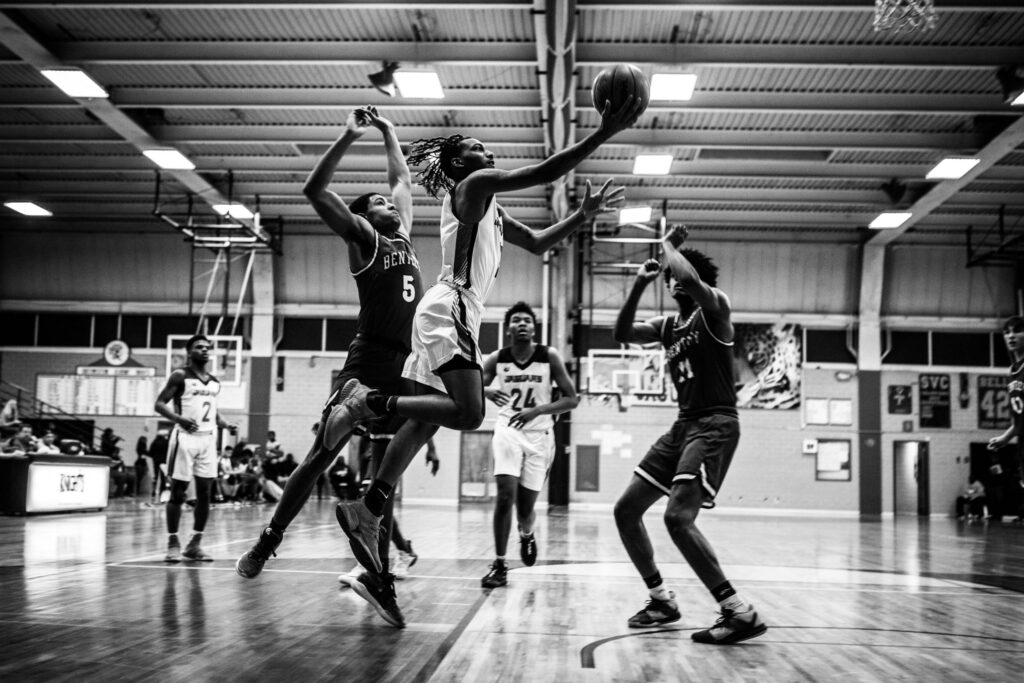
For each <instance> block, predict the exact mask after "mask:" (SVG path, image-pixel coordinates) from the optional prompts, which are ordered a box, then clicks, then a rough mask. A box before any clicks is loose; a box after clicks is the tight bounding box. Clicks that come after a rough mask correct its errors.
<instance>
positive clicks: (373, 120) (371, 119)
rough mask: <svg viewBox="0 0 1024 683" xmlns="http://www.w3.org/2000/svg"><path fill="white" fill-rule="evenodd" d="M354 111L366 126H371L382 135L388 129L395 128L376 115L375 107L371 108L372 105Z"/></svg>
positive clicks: (389, 122)
mask: <svg viewBox="0 0 1024 683" xmlns="http://www.w3.org/2000/svg"><path fill="white" fill-rule="evenodd" d="M356 111H357V112H359V113H360V115H361V116H362V117H363V120H365V121H366V123H367V125H369V126H373V127H374V128H376V129H377V130H379V131H380V132H382V133H383V132H385V131H387V129H388V128H394V127H395V126H394V124H393V123H391V121H389V120H388V119H386V118H384V117H383V116H381V115H380V114H379V113H377V107H375V106H373V105H372V104H368V105H366V106H365V107H361V108H359V109H357V110H356Z"/></svg>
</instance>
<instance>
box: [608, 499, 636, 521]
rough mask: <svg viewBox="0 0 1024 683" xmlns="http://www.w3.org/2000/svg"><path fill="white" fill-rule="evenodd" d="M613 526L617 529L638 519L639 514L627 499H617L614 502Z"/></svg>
mask: <svg viewBox="0 0 1024 683" xmlns="http://www.w3.org/2000/svg"><path fill="white" fill-rule="evenodd" d="M614 513H615V524H616V525H618V526H619V527H622V526H626V525H629V524H632V523H633V522H635V521H636V520H637V519H639V518H640V514H639V512H638V510H637V508H636V506H635V505H633V504H632V502H631V501H630V500H629V499H627V498H624V497H623V498H619V499H618V500H617V501H615V508H614Z"/></svg>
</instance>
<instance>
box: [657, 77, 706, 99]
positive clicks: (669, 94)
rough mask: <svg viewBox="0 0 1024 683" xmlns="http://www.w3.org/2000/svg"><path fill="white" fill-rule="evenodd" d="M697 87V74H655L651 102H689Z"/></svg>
mask: <svg viewBox="0 0 1024 683" xmlns="http://www.w3.org/2000/svg"><path fill="white" fill-rule="evenodd" d="M696 86H697V74H654V76H652V77H651V100H652V101H654V100H676V101H679V100H688V99H690V98H691V97H693V89H694V88H695V87H696Z"/></svg>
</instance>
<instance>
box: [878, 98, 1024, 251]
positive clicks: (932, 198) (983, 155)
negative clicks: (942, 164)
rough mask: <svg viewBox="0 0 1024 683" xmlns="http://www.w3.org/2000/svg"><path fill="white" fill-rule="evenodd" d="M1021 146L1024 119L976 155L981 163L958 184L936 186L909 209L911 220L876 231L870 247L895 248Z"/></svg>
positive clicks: (1011, 125) (941, 183)
mask: <svg viewBox="0 0 1024 683" xmlns="http://www.w3.org/2000/svg"><path fill="white" fill-rule="evenodd" d="M1021 145H1024V116H1021V117H1020V118H1018V119H1017V120H1016V121H1014V122H1013V123H1012V124H1010V126H1009V127H1008V128H1007V129H1006V130H1004V131H1003V132H1002V133H1000V134H999V135H997V136H996V137H995V138H994V139H993V140H992V141H991V142H990V143H988V144H987V145H985V147H984V148H983V149H981V150H979V151H978V152H977V153H976V154H974V156H976V157H977V158H979V159H981V161H980V162H979V163H978V165H977V166H975V167H974V168H973V169H971V170H970V172H968V173H967V174H966V175H965V176H964V177H963V178H960V179H959V180H944V181H942V182H940V183H939V184H937V185H936V186H935V187H934V188H932V189H931V191H929V192H928V193H927V194H925V195H924V196H923V197H921V198H920V199H918V200H917V201H916V202H914V204H913V205H912V206H911V207H910V208H909V209H907V211H910V212H911V213H912V214H913V216H911V218H910V220H908V221H907V222H906V223H904V224H903V225H901V226H900V227H898V228H895V229H893V230H879V231H877V233H876V234H875V235H874V236H872V238H871V244H879V245H887V244H892V242H894V241H895V240H897V239H898V238H899V237H900V235H903V234H904V233H906V231H907V230H909V229H910V228H912V227H914V226H915V225H917V224H918V223H919V222H921V221H922V220H924V219H926V218H928V217H929V215H930V214H931V213H932V212H934V211H935V210H937V209H938V208H939V207H943V205H944V204H945V203H946V202H948V201H949V200H950V199H951V198H952V197H954V196H956V195H957V194H958V193H959V192H960V191H961V190H962V189H963V188H965V187H967V186H968V185H969V184H970V183H971V182H973V181H974V179H975V178H977V177H978V176H980V175H982V174H983V173H985V171H987V170H988V169H989V168H991V167H992V166H993V165H994V164H996V163H998V162H999V160H1000V159H1002V158H1003V157H1005V156H1006V155H1007V154H1009V153H1011V152H1014V151H1016V150H1017V148H1018V147H1020V146H1021ZM943 208H944V207H943Z"/></svg>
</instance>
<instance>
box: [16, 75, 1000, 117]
mask: <svg viewBox="0 0 1024 683" xmlns="http://www.w3.org/2000/svg"><path fill="white" fill-rule="evenodd" d="M992 82H993V83H995V79H994V78H993V79H992ZM7 94H8V96H7V98H6V99H5V100H4V101H3V102H0V109H2V108H19V109H20V108H30V109H65V108H72V107H78V106H79V105H78V103H77V102H74V101H73V100H71V99H70V98H69V97H67V96H66V95H64V94H63V93H61V92H60V91H57V90H55V89H53V88H8V89H7ZM110 100H111V102H113V103H114V105H115V106H117V107H118V108H120V109H132V108H159V109H288V110H298V109H338V110H348V109H351V108H353V107H358V106H362V105H364V104H375V105H377V106H379V107H381V108H386V109H387V111H392V112H394V111H445V112H447V111H451V110H453V109H454V110H460V111H493V110H494V109H495V108H499V107H500V109H501V110H502V111H539V110H540V109H541V108H542V104H541V97H540V90H538V89H536V88H521V89H520V88H517V89H500V90H498V89H458V90H449V91H448V92H447V93H446V94H445V98H444V100H439V101H416V102H410V101H402V100H395V99H393V98H388V97H385V96H384V95H382V94H380V93H378V92H377V91H376V90H373V89H372V88H289V87H280V88H263V87H260V88H251V87H234V88H220V87H216V88H212V87H173V88H167V87H163V88H161V87H152V88H149V87H147V88H142V87H136V86H132V87H116V88H111V97H110ZM576 102H577V103H578V105H579V106H581V107H591V106H593V104H592V101H591V96H590V90H589V89H578V90H576ZM663 112H664V113H673V112H693V113H709V112H723V113H751V114H760V113H794V114H844V113H845V114H905V115H915V114H921V115H931V114H947V115H960V116H968V115H972V116H973V115H977V114H986V115H991V116H1014V115H1016V114H1017V112H1015V111H1013V110H1012V109H1011V108H1010V107H1009V106H1007V105H1006V104H1005V103H1004V102H1003V100H1002V97H1001V96H1000V95H999V93H997V92H995V91H993V92H992V93H991V94H987V95H965V94H954V95H939V94H902V93H832V92H814V93H806V92H799V93H793V92H700V91H698V92H696V93H694V96H693V99H692V100H690V101H689V102H655V103H652V104H651V105H650V106H649V107H647V115H648V116H650V115H657V114H659V113H663Z"/></svg>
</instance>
